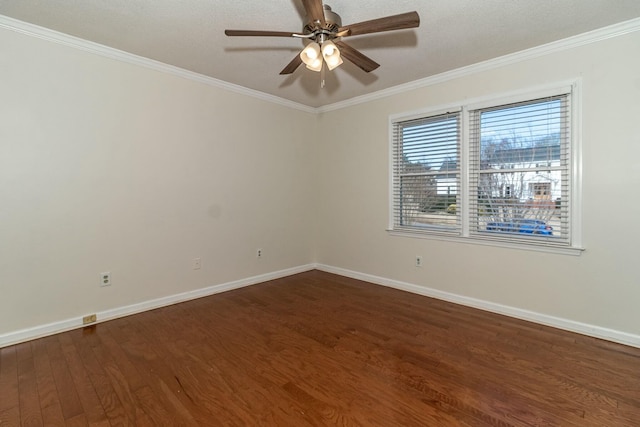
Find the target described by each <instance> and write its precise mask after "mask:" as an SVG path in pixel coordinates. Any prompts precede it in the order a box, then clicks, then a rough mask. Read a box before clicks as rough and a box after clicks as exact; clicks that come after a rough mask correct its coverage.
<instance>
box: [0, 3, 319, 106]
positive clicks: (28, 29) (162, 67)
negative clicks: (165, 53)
mask: <svg viewBox="0 0 640 427" xmlns="http://www.w3.org/2000/svg"><path fill="white" fill-rule="evenodd" d="M0 28H5V29H7V30H10V31H14V32H16V33H20V34H25V35H28V36H31V37H35V38H39V39H41V40H45V41H48V42H52V43H56V44H60V45H64V46H68V47H72V48H74V49H78V50H82V51H84V52H88V53H92V54H95V55H100V56H103V57H105V58H109V59H115V60H116V61H121V62H125V63H128V64H132V65H137V66H140V67H144V68H148V69H151V70H155V71H160V72H161V73H165V74H170V75H174V76H177V77H182V78H184V79H187V80H191V81H194V82H198V83H202V84H205V85H208V86H212V87H216V88H219V89H224V90H228V91H231V92H235V93H238V94H241V95H246V96H250V97H253V98H257V99H260V100H262V101H267V102H271V103H274V104H278V105H282V106H284V107H288V108H293V109H296V110H301V111H305V112H307V113H317V109H316V108H314V107H309V106H307V105H303V104H300V103H297V102H293V101H289V100H288V99H284V98H280V97H278V96H274V95H270V94H267V93H264V92H260V91H257V90H254V89H249V88H246V87H244V86H240V85H236V84H233V83H229V82H225V81H223V80H218V79H214V78H213V77H208V76H205V75H203V74H199V73H195V72H193V71H188V70H185V69H184V68H180V67H176V66H173V65H169V64H165V63H163V62H160V61H156V60H153V59H149V58H145V57H143V56H139V55H134V54H132V53H129V52H125V51H122V50H118V49H114V48H112V47H108V46H105V45H101V44H99V43H94V42H91V41H88V40H84V39H81V38H79V37H75V36H71V35H68V34H64V33H61V32H59V31H55V30H51V29H48V28H44V27H40V26H38V25H34V24H30V23H27V22H23V21H19V20H17V19H13V18H9V17H8V16H4V15H0Z"/></svg>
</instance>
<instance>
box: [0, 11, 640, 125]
mask: <svg viewBox="0 0 640 427" xmlns="http://www.w3.org/2000/svg"><path fill="white" fill-rule="evenodd" d="M0 28H5V29H8V30H11V31H15V32H17V33H22V34H26V35H29V36H32V37H36V38H39V39H42V40H46V41H49V42H52V43H57V44H61V45H65V46H69V47H72V48H75V49H79V50H82V51H85V52H89V53H93V54H96V55H100V56H103V57H107V58H110V59H115V60H118V61H122V62H125V63H129V64H133V65H138V66H141V67H145V68H149V69H152V70H156V71H160V72H162V73H166V74H171V75H175V76H178V77H182V78H185V79H188V80H192V81H195V82H199V83H203V84H206V85H209V86H213V87H216V88H220V89H225V90H228V91H231V92H235V93H238V94H241V95H246V96H250V97H253V98H257V99H260V100H263V101H267V102H271V103H274V104H278V105H282V106H285V107H288V108H292V109H296V110H300V111H304V112H307V113H316V114H320V113H325V112H330V111H335V110H340V109H343V108H347V107H352V106H355V105H359V104H364V103H367V102H371V101H375V100H378V99H382V98H386V97H389V96H393V95H398V94H402V93H405V92H408V91H412V90H416V89H420V88H424V87H428V86H433V85H436V84H439V83H443V82H447V81H450V80H454V79H458V78H461V77H466V76H470V75H473V74H476V73H480V72H483V71H488V70H493V69H496V68H499V67H503V66H506V65H511V64H516V63H519V62H522V61H526V60H529V59H534V58H538V57H541V56H544V55H548V54H551V53H556V52H562V51H565V50H568V49H574V48H577V47H579V46H584V45H587V44H591V43H597V42H600V41H603V40H607V39H610V38H614V37H619V36H623V35H625V34H629V33H633V32H636V31H640V18H636V19H631V20H629V21H625V22H621V23H618V24H614V25H610V26H608V27H603V28H599V29H597V30H593V31H589V32H587V33H583V34H579V35H577V36H573V37H569V38H566V39H562V40H557V41H554V42H551V43H547V44H544V45H540V46H536V47H532V48H530V49H526V50H523V51H520V52H516V53H512V54H508V55H504V56H501V57H498V58H493V59H489V60H486V61H482V62H478V63H476V64H473V65H469V66H466V67H461V68H457V69H455V70H451V71H446V72H444V73H440V74H437V75H434V76H430V77H426V78H424V79H420V80H415V81H412V82H409V83H405V84H401V85H397V86H393V87H390V88H387V89H382V90H379V91H377V92H373V93H370V94H367V95H362V96H357V97H354V98H351V99H348V100H346V101H341V102H337V103H334V104H329V105H325V106H322V107H317V108H315V107H310V106H307V105H303V104H300V103H297V102H293V101H289V100H287V99H284V98H280V97H278V96H274V95H271V94H267V93H264V92H260V91H257V90H254V89H249V88H246V87H244V86H240V85H236V84H233V83H229V82H225V81H223V80H218V79H215V78H213V77H208V76H205V75H202V74H199V73H195V72H193V71H188V70H185V69H183V68H179V67H175V66H173V65H168V64H165V63H163V62H159V61H155V60H153V59H149V58H145V57H142V56H138V55H134V54H132V53H129V52H124V51H121V50H118V49H114V48H111V47H108V46H104V45H101V44H98V43H94V42H90V41H88V40H84V39H81V38H78V37H74V36H70V35H68V34H64V33H61V32H58V31H54V30H50V29H48V28H44V27H40V26H37V25H34V24H29V23H27V22H23V21H19V20H17V19H13V18H9V17H8V16H4V15H0Z"/></svg>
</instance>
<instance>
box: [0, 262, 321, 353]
mask: <svg viewBox="0 0 640 427" xmlns="http://www.w3.org/2000/svg"><path fill="white" fill-rule="evenodd" d="M315 268H316V266H315V264H307V265H302V266H299V267H293V268H288V269H285V270H280V271H274V272H272V273H266V274H260V275H258V276H253V277H247V278H245V279H240V280H235V281H233V282H228V283H223V284H219V285H214V286H209V287H207V288H202V289H196V290H194V291H189V292H183V293H179V294H175V295H169V296H166V297H162V298H157V299H153V300H149V301H143V302H140V303H137V304H132V305H127V306H124V307H117V308H114V309H110V310H106V311H101V312H98V313H96V315H97V318H98V321H97V323H100V322H105V321H107V320H113V319H117V318H119V317H124V316H129V315H131V314H136V313H141V312H143V311H147V310H153V309H156V308H160V307H166V306H168V305H172V304H177V303H180V302H185V301H189V300H192V299H196V298H202V297H206V296H209V295H213V294H218V293H221V292H226V291H230V290H233V289H238V288H244V287H246V286H251V285H255V284H258V283H262V282H267V281H269V280H275V279H279V278H282V277H287V276H291V275H294V274H298V273H303V272H305V271H310V270H314V269H315ZM83 326H84V325H83V324H82V317H77V318H71V319H66V320H61V321H58V322H53V323H49V324H46V325H39V326H36V327H33V328H28V329H23V330H20V331H15V332H9V333H7V334H3V335H0V348H2V347H6V346H9V345H14V344H19V343H21V342H25V341H29V340H33V339H36V338H42V337H45V336H48V335H53V334H58V333H60V332H65V331H69V330H72V329H77V328H81V327H83Z"/></svg>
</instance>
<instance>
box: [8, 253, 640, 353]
mask: <svg viewBox="0 0 640 427" xmlns="http://www.w3.org/2000/svg"><path fill="white" fill-rule="evenodd" d="M314 269H317V270H321V271H326V272H328V273H334V274H338V275H340V276H345V277H351V278H353V279H358V280H363V281H366V282H369V283H373V284H376V285H381V286H387V287H390V288H395V289H399V290H402V291H406V292H411V293H414V294H418V295H424V296H427V297H432V298H436V299H440V300H443V301H449V302H452V303H455V304H460V305H465V306H469V307H473V308H478V309H480V310H485V311H490V312H493V313H498V314H503V315H506V316H510V317H515V318H517V319H522V320H528V321H531V322H535V323H539V324H542V325H546V326H551V327H554V328H558V329H563V330H566V331H571V332H576V333H579V334H582V335H587V336H591V337H595V338H601V339H604V340H607V341H612V342H617V343H620V344H625V345H629V346H632V347H638V348H640V335H634V334H630V333H627V332H621V331H616V330H613V329H608V328H603V327H600V326H594V325H589V324H586V323H581V322H576V321H573V320H568V319H563V318H560V317H555V316H549V315H546V314H541V313H536V312H533V311H528V310H523V309H519V308H515V307H510V306H506V305H502V304H496V303H493V302H489V301H484V300H480V299H476V298H470V297H465V296H461V295H456V294H452V293H449V292H444V291H440V290H437V289H432V288H427V287H424V286H418V285H414V284H411V283H406V282H401V281H398V280H393V279H387V278H384V277H379V276H374V275H371V274H366V273H360V272H357V271H352V270H347V269H344V268H339V267H332V266H329V265H324V264H307V265H302V266H299V267H293V268H289V269H285V270H280V271H275V272H272V273H266V274H261V275H258V276H253V277H248V278H245V279H240V280H235V281H233V282H227V283H223V284H219V285H214V286H209V287H207V288H202V289H196V290H194V291H189V292H183V293H180V294H175V295H169V296H167V297H163V298H157V299H153V300H149V301H144V302H141V303H137V304H132V305H128V306H124V307H117V308H114V309H111V310H106V311H102V312H98V313H96V314H97V318H98V322H97V323H100V322H105V321H107V320H113V319H117V318H119V317H124V316H128V315H131V314H136V313H141V312H143V311H147V310H153V309H156V308H160V307H166V306H168V305H172V304H177V303H180V302H185V301H189V300H192V299H196V298H202V297H206V296H209V295H214V294H217V293H221V292H226V291H230V290H233V289H239V288H243V287H246V286H251V285H255V284H258V283H262V282H267V281H269V280H275V279H279V278H282V277H287V276H291V275H294V274H298V273H303V272H305V271H310V270H314ZM81 327H83V324H82V318H81V317H78V318H72V319H66V320H61V321H58V322H53V323H49V324H46V325H40V326H36V327H33V328H28V329H23V330H19V331H15V332H9V333H7V334H3V335H0V348H2V347H6V346H9V345H14V344H19V343H21V342H25V341H29V340H33V339H37V338H42V337H45V336H48V335H53V334H57V333H60V332H65V331H69V330H72V329H77V328H81Z"/></svg>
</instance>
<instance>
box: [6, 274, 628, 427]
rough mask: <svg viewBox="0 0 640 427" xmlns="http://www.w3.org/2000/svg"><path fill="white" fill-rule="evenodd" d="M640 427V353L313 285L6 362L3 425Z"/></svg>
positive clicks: (143, 320)
mask: <svg viewBox="0 0 640 427" xmlns="http://www.w3.org/2000/svg"><path fill="white" fill-rule="evenodd" d="M14 425H16V426H18V425H24V426H26V425H29V426H31V425H33V426H39V425H50V426H64V425H67V426H85V425H91V426H121V425H129V426H161V425H166V426H180V425H201V426H296V427H297V426H324V425H339V426H456V425H465V426H485V425H487V426H640V349H635V348H631V347H625V346H622V345H618V344H613V343H610V342H606V341H601V340H598V339H594V338H589V337H585V336H581V335H577V334H572V333H569V332H564V331H560V330H556V329H552V328H548V327H544V326H540V325H537V324H533V323H528V322H524V321H520V320H516V319H512V318H508V317H503V316H499V315H495V314H491V313H487V312H483V311H479V310H474V309H471V308H467V307H462V306H458V305H455V304H450V303H446V302H442V301H438V300H434V299H430V298H426V297H421V296H418V295H413V294H409V293H404V292H401V291H397V290H393V289H387V288H384V287H379V286H376V285H372V284H369V283H364V282H360V281H356V280H352V279H348V278H344V277H340V276H335V275H331V274H327V273H322V272H318V271H313V272H309V273H303V274H299V275H296V276H291V277H287V278H284V279H280V280H275V281H271V282H268V283H264V284H260V285H256V286H252V287H248V288H243V289H240V290H236V291H231V292H227V293H223V294H218V295H213V296H211V297H207V298H202V299H198V300H194V301H190V302H187V303H183V304H177V305H173V306H170V307H166V308H162V309H158V310H154V311H149V312H146V313H142V314H138V315H135V316H130V317H126V318H123V319H118V320H114V321H110V322H105V323H101V324H98V325H96V326H93V327H90V328H85V329H79V330H75V331H71V332H67V333H63V334H58V335H54V336H50V337H47V338H43V339H38V340H35V341H31V342H27V343H24V344H20V345H16V346H11V347H6V348H3V349H1V350H0V426H1V427H6V426H14Z"/></svg>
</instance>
